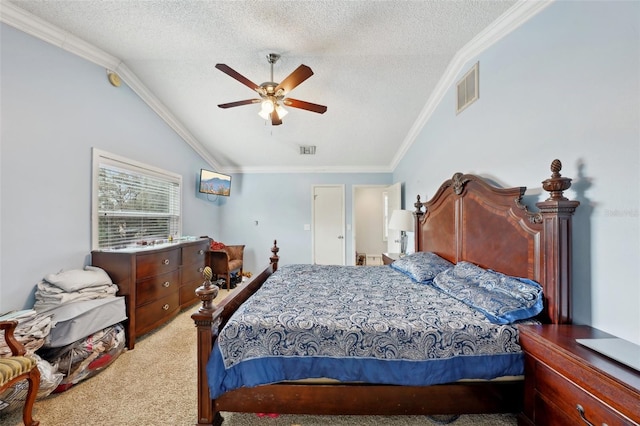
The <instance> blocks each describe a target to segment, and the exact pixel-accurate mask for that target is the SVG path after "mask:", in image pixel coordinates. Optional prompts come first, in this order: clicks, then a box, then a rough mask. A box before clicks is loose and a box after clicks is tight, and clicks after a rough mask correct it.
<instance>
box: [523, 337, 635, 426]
mask: <svg viewBox="0 0 640 426" xmlns="http://www.w3.org/2000/svg"><path fill="white" fill-rule="evenodd" d="M519 329H520V344H521V345H522V349H523V350H524V353H525V401H524V410H523V412H522V413H521V414H520V416H519V418H518V424H519V425H560V426H563V425H594V426H603V425H607V426H617V425H638V424H639V423H640V373H639V372H638V371H636V370H634V369H633V368H631V367H628V366H626V365H624V364H621V363H619V362H616V361H614V360H612V359H610V358H608V357H605V356H604V355H601V354H599V353H597V352H595V351H593V350H591V349H588V348H586V347H584V346H582V345H580V344H579V343H577V342H576V340H575V339H591V338H611V337H614V336H611V335H610V334H607V333H604V332H602V331H600V330H596V329H594V328H591V327H588V326H580V325H541V326H520V327H519Z"/></svg>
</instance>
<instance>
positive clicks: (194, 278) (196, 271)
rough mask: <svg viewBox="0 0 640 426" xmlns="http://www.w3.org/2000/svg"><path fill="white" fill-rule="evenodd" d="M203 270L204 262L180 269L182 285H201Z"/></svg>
mask: <svg viewBox="0 0 640 426" xmlns="http://www.w3.org/2000/svg"><path fill="white" fill-rule="evenodd" d="M203 270H204V262H199V263H190V264H189V265H185V266H184V267H183V268H182V283H183V284H194V283H198V285H200V284H202V282H203V281H204V277H203V276H202V271H203Z"/></svg>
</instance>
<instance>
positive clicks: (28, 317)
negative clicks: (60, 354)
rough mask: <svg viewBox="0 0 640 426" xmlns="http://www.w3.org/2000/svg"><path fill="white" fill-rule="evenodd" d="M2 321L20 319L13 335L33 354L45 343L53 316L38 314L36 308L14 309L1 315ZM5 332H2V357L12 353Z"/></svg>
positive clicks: (0, 333)
mask: <svg viewBox="0 0 640 426" xmlns="http://www.w3.org/2000/svg"><path fill="white" fill-rule="evenodd" d="M0 321H18V326H17V327H16V329H15V330H14V332H13V336H14V337H15V338H16V340H18V341H19V342H20V343H22V345H23V346H24V348H25V349H26V351H27V353H28V354H32V353H34V352H35V351H37V350H38V349H40V348H41V347H42V345H44V342H45V339H46V338H47V336H48V335H49V332H50V331H51V316H50V315H38V313H37V312H36V311H35V309H25V310H22V311H13V312H9V313H8V314H5V315H0ZM2 333H3V332H0V337H2V339H0V357H3V356H9V355H11V348H9V345H7V343H6V341H5V340H4V337H3V336H2Z"/></svg>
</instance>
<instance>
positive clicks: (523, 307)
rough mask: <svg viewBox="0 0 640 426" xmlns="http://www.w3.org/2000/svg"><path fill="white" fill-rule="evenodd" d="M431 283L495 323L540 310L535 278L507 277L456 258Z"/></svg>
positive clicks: (510, 320)
mask: <svg viewBox="0 0 640 426" xmlns="http://www.w3.org/2000/svg"><path fill="white" fill-rule="evenodd" d="M433 284H434V286H435V287H437V288H439V289H440V290H442V291H443V292H445V293H446V294H448V295H450V296H452V297H454V298H456V299H458V300H460V301H461V302H464V303H465V304H467V305H468V306H470V307H472V308H474V309H476V310H478V311H480V312H482V313H483V314H484V315H485V316H486V317H487V319H489V321H491V322H493V323H495V324H511V323H513V322H515V321H518V320H522V319H527V318H532V317H534V316H536V315H538V314H539V313H540V312H541V311H542V307H543V297H542V287H541V286H540V284H538V283H536V282H535V281H532V280H529V279H526V278H518V277H511V276H508V275H505V274H501V273H500V272H495V271H492V270H487V269H483V268H481V267H479V266H476V265H474V264H472V263H469V262H464V261H463V262H459V263H458V264H457V265H456V266H454V267H453V268H451V269H449V270H446V271H444V272H441V273H440V274H438V276H436V277H435V279H434V280H433Z"/></svg>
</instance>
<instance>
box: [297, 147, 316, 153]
mask: <svg viewBox="0 0 640 426" xmlns="http://www.w3.org/2000/svg"><path fill="white" fill-rule="evenodd" d="M300 155H316V146H315V145H307V146H305V145H300Z"/></svg>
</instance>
